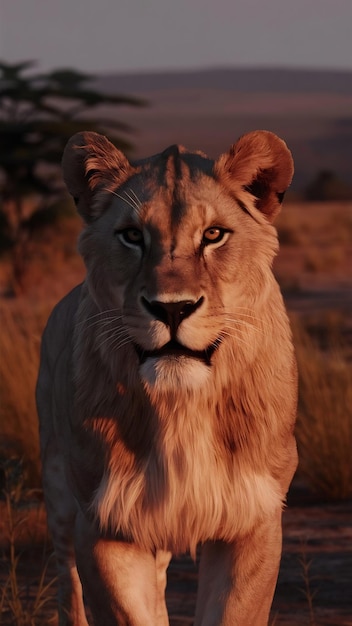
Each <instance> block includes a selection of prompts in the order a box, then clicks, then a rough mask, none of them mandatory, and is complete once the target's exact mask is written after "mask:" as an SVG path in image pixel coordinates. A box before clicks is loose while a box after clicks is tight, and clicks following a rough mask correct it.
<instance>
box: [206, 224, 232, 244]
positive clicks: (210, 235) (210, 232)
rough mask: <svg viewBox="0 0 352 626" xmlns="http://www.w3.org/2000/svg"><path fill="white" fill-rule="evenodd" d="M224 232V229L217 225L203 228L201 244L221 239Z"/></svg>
mask: <svg viewBox="0 0 352 626" xmlns="http://www.w3.org/2000/svg"><path fill="white" fill-rule="evenodd" d="M226 232H227V231H226V230H224V229H223V228H218V227H217V226H212V227H211V228H207V230H205V231H204V233H203V241H202V243H203V245H207V244H212V243H218V242H219V241H221V240H222V239H223V237H224V235H225V234H226Z"/></svg>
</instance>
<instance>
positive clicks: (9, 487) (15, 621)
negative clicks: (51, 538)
mask: <svg viewBox="0 0 352 626" xmlns="http://www.w3.org/2000/svg"><path fill="white" fill-rule="evenodd" d="M16 470H17V467H16V464H13V463H11V462H8V463H7V464H6V463H4V464H3V472H4V489H3V493H2V496H3V497H4V499H5V517H6V527H7V542H8V546H7V550H6V551H4V555H3V562H4V566H5V581H4V584H3V586H2V589H1V591H0V625H2V624H3V625H4V626H5V625H6V626H10V625H11V626H40V625H42V626H44V624H47V614H48V610H47V607H48V604H53V600H54V597H53V594H54V589H53V588H54V587H55V584H56V578H52V577H51V578H49V577H48V571H47V570H48V564H49V559H50V557H49V559H45V560H44V561H43V563H42V566H41V568H39V574H38V577H36V578H35V579H34V580H33V572H31V574H32V575H31V576H28V578H26V581H25V584H24V581H23V573H21V572H20V565H21V563H20V561H21V558H22V557H23V555H22V554H21V553H20V552H19V551H18V549H17V541H18V536H19V535H20V534H21V528H22V527H23V526H24V525H26V524H27V522H28V520H27V518H26V514H25V513H23V512H22V514H21V513H20V509H19V500H20V498H21V496H23V495H24V494H23V493H22V477H21V473H20V472H18V471H16ZM14 474H15V476H14ZM27 551H28V546H27ZM36 565H38V563H37V564H36ZM48 578H49V579H48Z"/></svg>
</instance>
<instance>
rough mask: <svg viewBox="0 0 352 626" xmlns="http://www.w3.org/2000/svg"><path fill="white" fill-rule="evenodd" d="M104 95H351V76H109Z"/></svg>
mask: <svg viewBox="0 0 352 626" xmlns="http://www.w3.org/2000/svg"><path fill="white" fill-rule="evenodd" d="M98 84H99V87H100V88H101V89H103V90H104V91H105V90H106V91H113V92H115V91H117V92H118V91H121V92H123V93H125V92H126V93H131V94H135V93H136V94H140V93H151V92H153V91H160V90H167V89H173V90H174V89H200V90H203V89H220V90H225V91H235V92H240V93H258V92H265V93H280V92H281V93H309V94H312V93H315V94H318V93H335V94H347V95H352V72H346V71H341V72H339V71H332V70H296V69H230V68H228V69H220V68H219V69H206V70H193V71H188V72H186V71H183V72H181V71H170V72H145V73H142V72H138V73H130V74H106V75H103V76H101V77H99V79H98Z"/></svg>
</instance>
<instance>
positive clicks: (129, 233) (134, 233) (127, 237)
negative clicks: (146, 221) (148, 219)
mask: <svg viewBox="0 0 352 626" xmlns="http://www.w3.org/2000/svg"><path fill="white" fill-rule="evenodd" d="M118 235H119V237H120V239H121V240H122V242H123V243H126V244H128V245H130V246H131V245H132V246H141V245H142V244H143V233H142V231H141V230H139V229H138V228H125V229H124V230H120V231H118Z"/></svg>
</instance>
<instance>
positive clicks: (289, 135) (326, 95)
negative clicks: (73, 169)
mask: <svg viewBox="0 0 352 626" xmlns="http://www.w3.org/2000/svg"><path fill="white" fill-rule="evenodd" d="M94 85H95V86H96V87H98V88H99V89H101V90H102V91H106V92H110V93H123V94H130V95H137V96H140V97H144V98H145V99H146V100H147V101H148V103H149V105H148V106H147V107H146V108H142V109H131V108H127V107H122V108H119V109H118V111H117V116H118V118H119V119H121V121H124V122H126V123H128V124H130V125H131V126H132V127H133V128H134V129H135V130H136V133H135V136H134V138H132V139H133V140H134V143H135V146H136V150H135V156H136V157H141V156H146V155H148V154H153V153H156V152H159V151H160V150H162V149H164V148H165V147H167V146H168V145H170V144H172V143H182V144H184V145H185V146H186V147H188V148H190V149H192V148H199V149H202V150H204V151H205V152H206V153H207V154H209V156H212V157H216V156H217V155H218V154H220V153H221V152H224V151H225V150H227V149H228V147H229V145H230V144H231V143H233V142H234V141H235V140H236V138H237V137H238V136H240V135H241V134H243V133H244V132H248V131H249V130H254V129H258V128H265V129H267V130H272V131H273V132H276V133H277V134H279V135H280V136H281V137H283V138H284V139H285V140H286V141H287V143H288V145H289V147H290V148H291V150H292V152H293V155H294V159H295V163H296V174H295V178H294V183H293V187H294V188H296V189H299V190H301V189H302V188H304V187H305V186H306V185H307V184H309V183H310V182H311V181H312V180H313V179H314V178H316V177H317V175H318V174H319V172H322V171H325V172H326V171H328V172H333V173H334V175H336V176H337V178H341V179H342V181H344V183H345V184H347V185H348V186H351V187H352V165H351V164H352V72H347V71H331V70H328V71H323V70H295V69H221V68H219V69H208V70H195V71H187V72H186V71H177V72H175V71H170V72H146V73H141V72H140V73H128V74H127V73H125V74H121V73H116V74H105V75H102V76H99V77H98V78H97V80H96V81H95V83H94Z"/></svg>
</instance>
